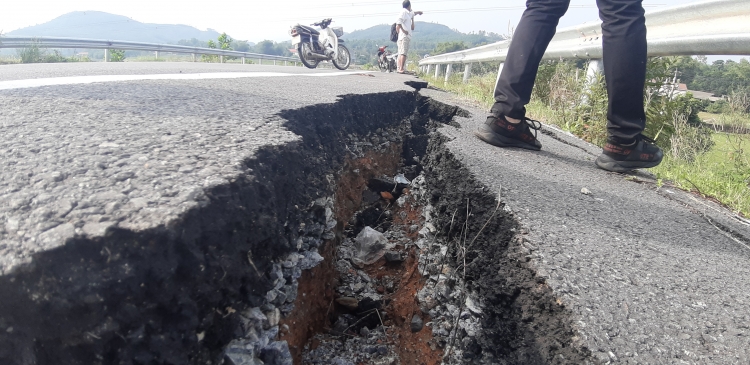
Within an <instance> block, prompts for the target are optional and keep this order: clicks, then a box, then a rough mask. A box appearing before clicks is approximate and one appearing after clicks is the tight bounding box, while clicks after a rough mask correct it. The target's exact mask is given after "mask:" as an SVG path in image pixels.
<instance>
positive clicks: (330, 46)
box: [289, 18, 352, 70]
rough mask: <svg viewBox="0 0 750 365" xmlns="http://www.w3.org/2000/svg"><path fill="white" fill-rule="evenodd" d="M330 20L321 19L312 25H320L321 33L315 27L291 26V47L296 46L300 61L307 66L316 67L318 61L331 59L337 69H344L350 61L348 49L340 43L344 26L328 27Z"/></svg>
mask: <svg viewBox="0 0 750 365" xmlns="http://www.w3.org/2000/svg"><path fill="white" fill-rule="evenodd" d="M331 22H332V20H331V19H330V18H328V19H323V20H321V21H319V22H317V23H313V24H312V26H316V27H320V29H321V31H323V32H325V33H324V34H323V37H322V38H323V39H322V41H321V39H320V38H321V36H320V35H321V34H320V32H318V31H317V30H315V28H312V27H308V26H305V25H300V24H297V25H295V26H293V27H292V29H291V30H290V31H289V34H290V35H291V36H292V47H295V48H297V55H299V59H300V61H302V64H303V65H305V67H307V68H316V67H318V63H319V62H320V61H332V62H333V65H334V66H336V68H337V69H339V70H346V69H347V68H349V64H351V62H352V57H351V55H350V54H349V49H348V48H346V47H345V46H344V45H343V44H342V43H344V40H343V39H341V38H340V37H341V36H343V35H344V28H341V27H329V26H330V25H331Z"/></svg>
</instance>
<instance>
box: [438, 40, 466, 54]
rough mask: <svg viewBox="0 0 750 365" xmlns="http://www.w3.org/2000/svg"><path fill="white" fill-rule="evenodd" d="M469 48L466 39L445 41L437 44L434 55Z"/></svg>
mask: <svg viewBox="0 0 750 365" xmlns="http://www.w3.org/2000/svg"><path fill="white" fill-rule="evenodd" d="M467 48H469V46H467V45H466V44H465V43H464V41H458V42H443V43H438V44H437V46H435V49H434V50H433V51H432V53H431V54H432V55H433V56H434V55H439V54H443V53H451V52H456V51H461V50H464V49H467Z"/></svg>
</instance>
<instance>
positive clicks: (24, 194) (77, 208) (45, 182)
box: [0, 63, 413, 273]
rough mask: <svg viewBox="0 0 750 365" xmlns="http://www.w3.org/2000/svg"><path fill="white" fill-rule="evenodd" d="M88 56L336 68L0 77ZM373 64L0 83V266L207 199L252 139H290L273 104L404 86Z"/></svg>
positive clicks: (164, 221) (248, 153)
mask: <svg viewBox="0 0 750 365" xmlns="http://www.w3.org/2000/svg"><path fill="white" fill-rule="evenodd" d="M59 66H63V67H62V68H58V67H59ZM149 66H151V67H152V68H149ZM89 67H91V68H93V72H91V73H92V74H97V75H132V74H140V75H143V74H165V73H170V74H174V73H179V72H180V71H182V72H183V73H205V72H253V71H257V72H276V73H303V74H309V73H312V72H314V73H318V74H327V73H335V72H334V71H330V70H314V71H313V70H308V69H305V68H300V67H284V66H253V65H227V64H225V65H218V64H216V65H211V64H200V63H196V64H193V63H171V64H169V63H153V64H147V63H120V64H115V63H109V64H103V63H92V64H63V65H56V64H55V65H19V68H18V69H16V68H15V67H11V66H6V67H2V68H0V80H14V79H15V80H18V77H19V75H26V76H27V77H29V76H31V75H34V77H35V78H47V77H69V76H83V75H87V74H88V73H89V69H88V68H89ZM339 73H340V72H339ZM378 76H379V77H373V76H367V75H364V74H363V75H345V76H338V77H314V78H313V77H304V78H295V77H260V78H239V79H214V80H158V81H153V80H144V81H137V82H133V81H126V82H105V83H94V84H84V85H76V84H74V85H60V86H46V87H39V88H25V89H15V90H3V91H0V121H1V123H2V124H1V127H2V138H0V154H1V155H2V158H1V159H0V160H1V161H2V162H0V163H1V164H2V175H1V176H2V185H1V186H2V188H0V221H2V222H3V225H1V226H0V273H6V272H8V271H9V270H10V269H12V268H13V267H14V266H16V265H18V264H20V263H23V262H28V260H29V259H30V257H31V255H33V254H34V253H36V252H39V251H44V250H49V249H52V248H55V247H58V246H60V245H62V244H63V242H64V240H65V239H67V238H70V237H72V236H74V235H85V236H87V237H96V236H101V235H103V234H104V232H105V230H106V229H107V228H109V227H113V226H117V227H120V228H125V229H133V230H144V229H148V228H152V227H158V226H160V225H168V224H169V222H171V221H174V220H175V219H177V218H178V217H180V215H181V214H183V213H185V212H186V211H188V210H190V209H191V208H193V207H196V206H197V205H198V204H199V203H198V202H200V201H201V200H202V199H205V197H203V196H202V190H203V189H205V188H209V187H211V186H214V185H216V184H221V183H222V182H225V181H229V180H231V179H233V178H235V177H236V176H238V175H239V174H242V173H243V165H242V161H244V160H246V159H248V158H251V157H252V156H253V153H254V151H257V150H258V149H259V148H261V147H265V146H269V145H279V144H283V143H286V142H289V141H294V140H296V139H297V137H296V136H295V135H294V134H293V133H291V132H289V131H287V130H284V129H283V128H281V124H282V123H283V122H284V121H283V120H282V119H280V118H279V117H277V116H276V114H277V113H278V112H279V111H281V110H284V109H297V108H302V107H305V106H309V105H315V104H319V103H333V102H334V101H336V99H337V96H338V95H343V94H362V93H374V92H387V91H394V90H413V89H410V88H408V87H407V86H404V85H403V84H401V85H399V83H398V82H397V81H396V80H395V79H394V77H395V75H387V77H384V76H386V75H378ZM345 79H346V80H345ZM365 80H367V82H363V81H365Z"/></svg>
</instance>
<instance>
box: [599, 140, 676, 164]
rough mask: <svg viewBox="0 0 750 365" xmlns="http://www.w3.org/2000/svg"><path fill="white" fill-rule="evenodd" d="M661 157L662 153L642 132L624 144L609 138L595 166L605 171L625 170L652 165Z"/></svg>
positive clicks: (659, 160)
mask: <svg viewBox="0 0 750 365" xmlns="http://www.w3.org/2000/svg"><path fill="white" fill-rule="evenodd" d="M663 157H664V153H663V152H662V151H661V149H660V148H659V147H657V146H656V145H655V144H654V140H653V139H651V138H648V137H646V136H644V135H642V134H639V135H638V136H636V138H635V140H634V141H633V142H631V143H625V144H623V143H618V142H617V141H616V140H614V139H613V138H609V140H608V141H607V144H606V145H604V148H603V151H602V154H601V155H599V157H598V158H597V159H596V166H599V168H602V169H604V170H607V171H614V172H626V171H630V170H633V169H640V168H648V167H654V166H656V165H658V164H660V163H661V159H662V158H663Z"/></svg>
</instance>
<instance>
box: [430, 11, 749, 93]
mask: <svg viewBox="0 0 750 365" xmlns="http://www.w3.org/2000/svg"><path fill="white" fill-rule="evenodd" d="M646 26H647V28H648V36H647V37H648V55H649V56H676V55H750V1H749V0H710V1H702V2H696V3H689V4H684V5H680V6H676V7H672V8H667V9H660V10H656V11H653V12H648V13H646ZM601 35H602V27H601V22H589V23H584V24H581V25H576V26H572V27H567V28H563V29H560V30H559V31H558V32H557V33H556V35H555V37H554V38H552V41H551V42H550V44H549V47H548V48H547V51H546V53H545V54H544V59H546V60H551V59H590V60H592V62H590V64H589V74H591V73H592V72H600V71H601V69H602V62H601V58H602V36H601ZM509 46H510V40H509V39H508V40H504V41H500V42H497V43H493V44H488V45H485V46H481V47H476V48H471V49H467V50H463V51H458V52H452V53H446V54H442V55H437V56H432V57H426V58H424V59H422V60H420V61H419V67H420V68H421V69H422V71H423V72H426V73H428V74H429V73H431V72H432V71H433V67H434V72H435V77H439V76H440V75H441V74H442V73H443V69H444V71H445V80H446V81H447V80H448V78H449V77H450V76H451V74H452V71H453V70H452V68H453V67H452V66H453V65H454V64H463V65H464V66H465V68H464V82H466V81H467V80H468V78H469V76H470V75H471V65H472V63H476V62H482V61H500V62H501V64H500V70H499V71H498V74H499V72H500V71H502V67H503V63H502V62H504V61H505V58H506V56H507V55H508V47H509ZM444 65H445V67H443V66H444Z"/></svg>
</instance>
